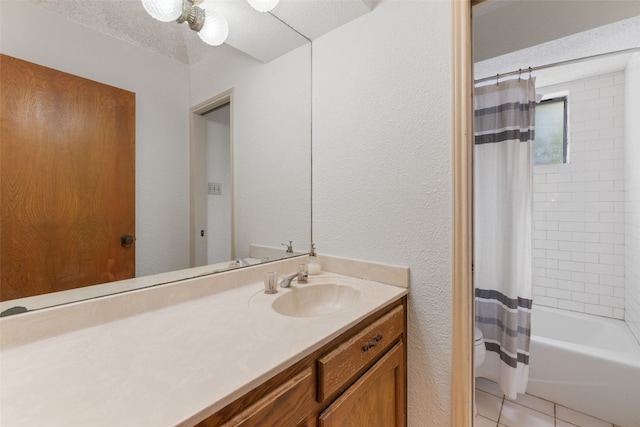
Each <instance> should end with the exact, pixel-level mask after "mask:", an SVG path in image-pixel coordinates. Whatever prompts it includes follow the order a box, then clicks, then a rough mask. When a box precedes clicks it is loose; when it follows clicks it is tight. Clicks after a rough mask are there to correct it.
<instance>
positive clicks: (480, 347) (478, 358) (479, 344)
mask: <svg viewBox="0 0 640 427" xmlns="http://www.w3.org/2000/svg"><path fill="white" fill-rule="evenodd" d="M473 335H474V337H473V338H474V343H475V346H474V351H473V364H474V366H475V368H476V369H478V368H479V367H480V365H482V364H483V363H484V358H485V355H486V354H487V349H486V348H485V346H484V337H483V336H482V331H481V330H480V329H479V328H478V327H477V326H476V327H475V331H474V334H473Z"/></svg>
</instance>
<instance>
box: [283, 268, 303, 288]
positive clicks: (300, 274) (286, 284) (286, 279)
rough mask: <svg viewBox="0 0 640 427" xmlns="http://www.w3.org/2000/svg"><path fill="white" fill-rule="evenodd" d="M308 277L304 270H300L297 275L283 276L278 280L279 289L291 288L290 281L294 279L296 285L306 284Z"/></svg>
mask: <svg viewBox="0 0 640 427" xmlns="http://www.w3.org/2000/svg"><path fill="white" fill-rule="evenodd" d="M305 267H306V266H305ZM308 276H309V273H307V271H306V270H304V271H302V270H301V271H298V272H297V273H293V274H289V275H288V276H285V277H283V278H282V280H280V287H281V288H288V287H289V286H291V281H292V280H293V279H296V278H297V280H298V283H307V277H308Z"/></svg>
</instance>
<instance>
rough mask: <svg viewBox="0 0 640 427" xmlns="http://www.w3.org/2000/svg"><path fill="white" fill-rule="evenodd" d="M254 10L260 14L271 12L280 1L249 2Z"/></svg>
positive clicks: (250, 0)
mask: <svg viewBox="0 0 640 427" xmlns="http://www.w3.org/2000/svg"><path fill="white" fill-rule="evenodd" d="M248 1H249V4H250V5H251V7H252V8H254V9H255V10H257V11H258V12H269V11H270V10H272V9H273V8H274V7H276V6H277V5H278V2H279V1H280V0H248Z"/></svg>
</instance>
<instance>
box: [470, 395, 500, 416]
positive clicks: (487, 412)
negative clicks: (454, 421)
mask: <svg viewBox="0 0 640 427" xmlns="http://www.w3.org/2000/svg"><path fill="white" fill-rule="evenodd" d="M476 407H477V408H478V415H482V416H483V417H485V418H489V419H490V420H493V421H498V417H499V416H500V408H501V407H502V398H501V397H497V396H494V395H492V394H489V393H486V392H484V391H481V390H476Z"/></svg>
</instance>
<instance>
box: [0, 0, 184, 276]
mask: <svg viewBox="0 0 640 427" xmlns="http://www.w3.org/2000/svg"><path fill="white" fill-rule="evenodd" d="M0 11H1V13H0V17H1V22H0V28H1V33H0V40H1V41H2V43H1V45H0V50H1V51H2V53H4V54H7V55H10V56H15V57H18V58H21V59H24V60H27V61H31V62H34V63H37V64H41V65H44V66H47V67H50V68H54V69H57V70H60V71H64V72H67V73H70V74H74V75H77V76H80V77H84V78H87V79H91V80H95V81H98V82H101V83H105V84H108V85H112V86H116V87H119V88H122V89H125V90H129V91H132V92H135V93H136V274H137V275H138V276H144V275H147V274H152V273H160V272H164V271H171V270H176V269H181V268H186V267H188V266H189V240H188V239H189V170H188V167H189V151H188V148H186V147H187V146H188V144H187V142H188V137H187V135H188V131H189V122H188V116H187V115H186V114H185V111H187V110H188V108H189V80H188V79H189V69H188V67H187V66H186V65H184V64H181V63H179V62H177V61H174V60H171V59H168V58H166V57H163V56H160V55H157V54H154V53H150V52H148V51H145V50H143V49H140V48H137V47H135V46H132V45H130V44H128V43H126V42H123V41H120V40H117V39H115V38H113V37H109V36H105V35H103V34H101V33H98V32H95V31H93V30H91V29H90V28H89V27H85V26H82V25H79V24H75V23H72V22H69V21H66V20H65V19H63V18H61V17H60V16H59V15H56V14H53V13H51V12H48V11H46V10H44V9H41V8H39V7H36V6H34V5H33V4H31V3H30V2H25V1H6V0H3V1H2V2H0Z"/></svg>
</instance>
